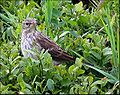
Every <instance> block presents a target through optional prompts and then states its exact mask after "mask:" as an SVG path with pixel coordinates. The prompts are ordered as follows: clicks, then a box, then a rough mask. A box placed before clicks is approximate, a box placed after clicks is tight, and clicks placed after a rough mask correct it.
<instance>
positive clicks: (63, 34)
mask: <svg viewBox="0 0 120 95" xmlns="http://www.w3.org/2000/svg"><path fill="white" fill-rule="evenodd" d="M68 33H70V31H64V32H63V33H62V34H61V35H60V36H59V38H61V37H64V36H65V35H66V34H68Z"/></svg>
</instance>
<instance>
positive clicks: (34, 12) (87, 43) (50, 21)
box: [0, 0, 120, 94]
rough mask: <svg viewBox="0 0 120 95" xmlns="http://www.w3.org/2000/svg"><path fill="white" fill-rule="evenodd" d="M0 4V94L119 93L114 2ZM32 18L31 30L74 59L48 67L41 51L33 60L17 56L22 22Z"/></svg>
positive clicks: (17, 0)
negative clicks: (45, 37) (55, 44)
mask: <svg viewBox="0 0 120 95" xmlns="http://www.w3.org/2000/svg"><path fill="white" fill-rule="evenodd" d="M90 1H93V2H94V4H96V5H98V6H97V7H95V5H94V4H91V5H90V6H89V9H85V8H84V7H85V6H83V3H82V2H79V3H78V4H75V5H73V4H72V3H71V1H70V0H41V2H39V0H38V1H37V0H34V1H33V0H30V1H28V2H25V1H22V0H0V80H1V81H0V93H1V94H16V93H18V94H22V93H25V94H48V93H51V94H58V93H59V94H66V93H67V94H120V92H119V89H120V82H119V68H120V62H119V61H120V60H119V59H120V49H119V45H120V40H119V39H120V38H119V36H120V34H119V0H104V2H101V3H99V1H98V0H90ZM27 17H31V18H36V19H37V21H38V24H39V25H38V27H37V29H38V30H39V31H41V32H43V33H44V34H46V35H48V36H49V37H50V38H51V39H52V40H54V41H55V42H56V43H57V44H59V46H61V47H62V48H63V49H64V50H65V51H67V52H68V53H69V54H70V55H72V56H74V57H75V58H76V61H75V62H74V63H72V62H61V64H60V65H59V66H55V65H54V64H53V60H52V57H51V55H50V54H49V53H48V52H47V51H45V50H43V51H42V52H41V53H38V56H39V60H34V59H32V58H24V57H23V56H22V55H21V53H20V36H21V31H22V21H23V20H24V19H25V18H27Z"/></svg>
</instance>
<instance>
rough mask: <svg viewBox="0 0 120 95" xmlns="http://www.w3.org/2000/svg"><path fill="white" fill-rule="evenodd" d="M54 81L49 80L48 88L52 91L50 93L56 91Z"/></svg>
mask: <svg viewBox="0 0 120 95" xmlns="http://www.w3.org/2000/svg"><path fill="white" fill-rule="evenodd" d="M54 84H55V83H54V81H53V80H52V79H48V80H47V88H48V90H50V91H53V90H54Z"/></svg>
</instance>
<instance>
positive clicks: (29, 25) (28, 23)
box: [22, 18, 37, 31]
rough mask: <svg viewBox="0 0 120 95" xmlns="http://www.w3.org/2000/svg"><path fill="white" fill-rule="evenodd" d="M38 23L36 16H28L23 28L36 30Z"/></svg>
mask: <svg viewBox="0 0 120 95" xmlns="http://www.w3.org/2000/svg"><path fill="white" fill-rule="evenodd" d="M36 25H37V21H36V20H35V19H34V18H27V19H25V20H24V21H23V22H22V29H23V30H25V31H29V30H31V31H34V30H35V28H36Z"/></svg>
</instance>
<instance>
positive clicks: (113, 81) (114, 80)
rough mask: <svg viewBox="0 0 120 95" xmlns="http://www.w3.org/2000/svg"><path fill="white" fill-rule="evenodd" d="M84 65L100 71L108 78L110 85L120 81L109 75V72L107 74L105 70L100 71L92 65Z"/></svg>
mask: <svg viewBox="0 0 120 95" xmlns="http://www.w3.org/2000/svg"><path fill="white" fill-rule="evenodd" d="M83 65H85V66H87V67H89V68H92V69H94V70H96V71H98V72H99V73H101V74H103V75H104V76H106V77H107V78H108V81H109V82H110V83H112V84H114V83H115V82H117V81H118V79H117V78H116V77H115V76H113V75H111V74H109V73H107V72H105V71H103V70H100V69H98V68H96V67H93V66H91V65H87V64H83Z"/></svg>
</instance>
